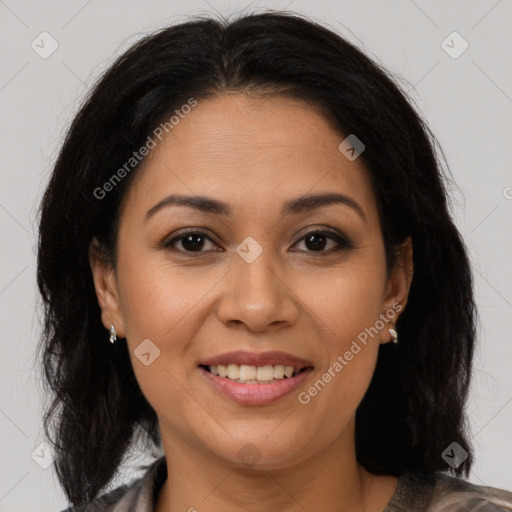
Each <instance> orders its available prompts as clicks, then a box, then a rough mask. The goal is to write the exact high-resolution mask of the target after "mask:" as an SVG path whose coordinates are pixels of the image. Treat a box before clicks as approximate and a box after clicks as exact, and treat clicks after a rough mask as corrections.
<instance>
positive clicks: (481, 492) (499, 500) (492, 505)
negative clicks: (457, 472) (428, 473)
mask: <svg viewBox="0 0 512 512" xmlns="http://www.w3.org/2000/svg"><path fill="white" fill-rule="evenodd" d="M435 475H436V488H435V493H434V502H433V504H432V506H433V508H432V511H437V510H438V511H442V510H446V511H447V512H448V511H452V510H453V511H459V510H460V511H461V512H466V511H467V512H469V511H475V512H476V511H484V510H485V511H486V512H487V511H488V512H501V511H512V492H510V491H507V490H505V489H499V488H497V487H491V486H488V485H477V484H474V483H471V482H468V481H467V480H463V479H462V478H457V477H453V476H449V475H447V474H444V473H436V474H435Z"/></svg>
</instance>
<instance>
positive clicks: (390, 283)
mask: <svg viewBox="0 0 512 512" xmlns="http://www.w3.org/2000/svg"><path fill="white" fill-rule="evenodd" d="M413 275H414V263H413V247H412V240H411V237H408V238H407V239H406V240H405V242H403V243H402V244H400V245H399V246H398V247H397V249H396V262H395V265H394V267H393V269H392V271H391V273H390V275H389V277H388V280H387V283H386V288H385V292H384V297H383V303H382V305H383V308H384V311H383V313H384V314H386V312H390V311H392V312H394V313H395V315H394V316H392V315H391V314H390V315H387V316H388V317H389V318H390V320H389V323H388V324H387V325H386V327H385V328H384V329H383V330H382V334H381V340H382V342H388V341H391V340H392V337H391V334H390V333H389V331H388V328H389V327H391V326H392V325H394V324H395V323H396V321H397V320H398V317H399V316H400V314H401V313H403V311H404V309H405V306H406V304H407V299H408V297H409V290H410V288H411V282H412V278H413Z"/></svg>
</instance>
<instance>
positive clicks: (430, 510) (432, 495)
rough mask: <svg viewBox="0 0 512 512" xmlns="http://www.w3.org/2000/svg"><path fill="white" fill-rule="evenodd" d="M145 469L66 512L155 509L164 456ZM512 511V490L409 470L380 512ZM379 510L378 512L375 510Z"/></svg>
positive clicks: (162, 479)
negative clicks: (120, 484) (131, 478)
mask: <svg viewBox="0 0 512 512" xmlns="http://www.w3.org/2000/svg"><path fill="white" fill-rule="evenodd" d="M143 467H144V468H145V469H146V472H145V473H144V475H143V476H141V477H140V478H138V479H137V480H134V481H133V482H131V483H130V484H129V485H122V486H120V487H117V488H116V489H114V490H112V491H110V492H108V493H106V494H103V495H102V496H100V497H98V498H96V499H95V500H93V501H91V502H89V503H87V504H86V505H83V506H81V507H70V508H67V509H66V510H64V511H63V512H100V511H101V512H154V505H155V502H156V498H157V496H158V493H159V491H160V489H161V487H162V485H163V484H164V482H165V480H166V479H167V466H166V464H165V456H162V457H160V458H159V459H157V460H155V461H154V462H153V463H151V464H149V465H146V466H143ZM503 511H512V492H509V491H506V490H504V489H497V488H495V487H487V486H483V485H476V484H472V483H470V482H467V481H466V480H463V479H461V478H456V477H452V476H448V475H447V474H444V473H431V474H429V475H426V476H422V475H420V474H419V473H414V472H409V471H406V472H404V473H402V474H401V475H400V477H399V478H398V484H397V488H396V490H395V493H394V494H393V496H392V498H391V500H390V502H389V503H388V504H387V506H386V508H385V509H384V510H383V511H378V512H503ZM376 512H377V511H376Z"/></svg>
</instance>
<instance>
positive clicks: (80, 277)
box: [37, 10, 477, 506]
mask: <svg viewBox="0 0 512 512" xmlns="http://www.w3.org/2000/svg"><path fill="white" fill-rule="evenodd" d="M228 91H237V92H246V93H248V92H251V93H253V94H256V95H260V96H262V97H264V96H265V95H271V96H284V97H288V98H295V99H298V100H302V101H305V102H307V103H309V104H310V105H312V106H313V107H315V108H316V109H317V110H318V112H320V113H321V114H322V115H323V116H324V118H325V119H326V120H327V121H328V122H329V123H330V125H331V126H333V127H334V128H335V129H336V130H337V131H339V133H340V134H345V135H347V134H356V135H357V137H358V138H359V139H361V140H362V141H363V142H364V144H365V146H366V149H365V151H364V153H363V154H362V155H361V158H362V160H363V163H364V164H365V167H366V169H367V171H368V175H369V177H370V179H371V183H372V186H373V188H374V191H375V196H376V198H377V206H378V211H379V218H380V223H381V229H382V234H383V239H384V245H385V254H386V263H387V269H388V271H389V270H390V269H392V268H393V266H394V265H395V263H396V262H395V248H396V246H397V244H399V243H400V242H402V241H404V240H405V239H406V237H408V236H410V237H411V238H412V243H413V248H414V251H413V252H414V256H413V260H414V277H413V280H412V283H411V288H410V293H409V299H408V303H407V307H406V308H405V310H404V311H403V314H402V315H401V316H400V317H399V319H398V321H397V330H398V332H399V333H400V343H399V344H398V345H395V344H393V343H388V344H384V345H381V347H380V348H379V355H378V361H377V366H376V369H375V373H374V376H373V379H372V381H371V383H370V386H369V389H368V391H367V393H366V394H365V396H364V398H363V400H362V402H361V403H360V405H359V407H358V409H357V411H356V454H357V459H358V462H359V463H360V464H361V465H362V466H364V467H365V468H366V469H367V470H368V471H370V472H373V473H375V474H388V475H395V476H398V475H399V474H400V473H401V472H403V471H404V470H416V471H420V472H423V473H428V472H434V471H450V472H452V473H454V474H455V475H461V474H463V473H464V472H465V475H466V476H468V475H469V471H470V468H471V465H472V462H473V455H472V448H471V446H470V443H469V439H468V434H467V421H466V420H467V418H466V415H465V404H466V400H467V394H468V387H469V383H470V377H471V367H472V359H473V351H474V339H475V329H476V328H475V324H476V320H477V312H476V308H475V303H474V296H473V278H472V273H471V269H470V262H469V257H468V251H467V248H466V247H465V244H464V242H463V240H462V238H461V235H460V234H459V232H458V230H457V228H456V226H455V225H454V222H453V220H452V216H451V213H450V211H449V209H450V203H449V202H448V190H447V183H448V182H449V181H451V180H450V178H449V170H448V168H447V165H446V166H445V167H446V171H447V172H445V169H444V168H443V165H442V163H441V158H440V156H442V157H443V161H444V163H445V164H446V158H445V157H444V155H443V152H442V149H441V148H440V144H439V142H438V141H437V140H436V138H435V136H434V135H433V134H432V132H431V131H430V129H429V127H428V126H427V124H426V122H425V121H424V120H423V119H422V117H421V115H420V114H419V113H418V112H417V109H416V108H415V107H414V106H413V103H414V102H413V100H411V99H410V98H409V97H408V95H407V93H406V92H404V91H403V90H402V88H401V87H400V86H399V85H398V84H397V82H396V80H395V79H394V78H393V77H392V75H391V74H390V73H389V72H388V71H386V70H385V69H384V67H382V66H381V65H380V64H379V63H378V62H377V61H376V60H375V59H371V58H370V57H368V56H367V55H366V54H365V53H364V52H363V51H362V50H360V49H358V48H357V47H355V46H354V45H353V44H351V43H349V42H348V41H346V40H345V39H344V38H342V37H341V36H340V35H338V34H336V33H335V32H334V31H332V30H330V29H328V28H326V27H323V26H322V25H321V24H319V23H317V22H313V21H311V20H308V19H306V18H304V17H303V16H301V15H298V14H296V13H289V12H285V11H268V10H267V12H264V13H259V14H250V15H243V16H242V15H241V16H238V17H237V18H236V19H235V20H232V21H228V20H224V19H222V20H215V19H212V18H210V17H207V16H197V17H195V18H193V19H189V21H187V22H185V23H181V24H176V25H173V26H169V27H166V28H163V29H161V30H158V31H156V32H153V33H151V34H149V35H146V36H144V37H143V38H142V39H140V40H139V41H138V42H136V43H135V44H133V45H132V46H131V47H130V48H129V49H128V50H127V51H126V52H125V53H124V54H123V55H121V56H120V57H119V58H117V59H116V60H115V61H114V62H113V64H112V65H110V66H109V67H108V69H107V70H106V71H105V72H104V73H103V74H102V76H101V77H100V79H99V80H98V81H97V82H96V84H95V86H94V87H93V88H92V89H91V90H90V92H89V94H87V96H86V98H85V99H84V101H83V103H82V104H81V106H80V108H79V110H78V113H77V114H76V115H75V117H74V119H73V121H72V122H71V124H70V126H69V128H68V130H67V133H66V136H65V139H64V142H63V145H62V147H61V150H60V152H59V154H58V156H57V158H56V161H55V163H54V165H53V170H52V174H51V177H50V180H49V183H48V185H47V188H46V190H45V193H44V196H43V198H42V201H41V204H40V209H39V212H38V213H39V215H40V219H39V220H40V225H39V241H38V249H39V250H38V258H37V283H38V288H39V291H40V294H41V297H42V309H43V311H44V321H43V329H42V335H41V339H40V341H39V344H38V348H37V351H38V358H39V359H40V361H41V363H42V365H43V382H44V385H45V388H46V390H47V391H48V393H49V394H51V400H49V401H48V404H47V407H46V409H45V414H44V428H45V433H46V435H47V437H48V440H49V441H50V442H51V444H52V445H53V446H54V449H55V451H56V460H55V468H56V469H55V470H56V472H57V475H58V479H59V481H60V484H61V486H62V488H63V489H64V491H65V493H66V495H67V497H68V498H69V500H70V501H71V503H72V504H73V505H75V506H76V505H80V504H83V503H85V502H87V501H89V500H91V499H93V498H95V497H97V496H98V495H99V494H100V492H101V491H102V490H104V489H105V488H106V486H107V485H108V484H109V482H110V481H111V480H112V478H113V477H114V476H115V475H116V472H117V471H118V470H119V467H120V466H121V464H122V461H123V457H124V456H125V455H126V453H127V451H128V450H129V448H130V446H131V445H132V443H133V441H134V439H135V438H136V436H137V435H139V434H140V435H142V438H143V439H144V443H145V444H144V446H145V447H146V448H147V449H148V450H149V449H150V448H152V447H160V446H161V445H160V443H161V439H160V434H159V427H158V421H157V416H156V413H155V411H154V410H153V409H152V407H151V406H150V405H149V403H148V402H147V401H146V399H145V397H144V395H143V394H142V392H141V390H140V388H139V385H138V383H137V380H136V378H135V375H134V372H133V369H132V367H131V363H130V358H129V354H128V351H127V347H126V344H124V343H117V344H114V345H110V344H108V345H107V344H106V343H108V332H107V331H106V330H105V328H104V327H103V325H102V323H101V318H100V312H101V311H100V308H99V305H98V301H97V297H96V294H95V289H94V284H93V279H92V273H91V269H90V266H89V260H88V248H89V244H90V242H91V240H92V239H93V237H96V238H97V239H98V240H99V242H100V249H101V255H102V257H104V258H105V261H108V262H110V263H111V264H112V265H115V263H116V235H117V228H118V225H119V215H120V205H121V202H122V199H123V197H125V195H126V191H127V190H128V187H129V186H130V183H131V182H132V179H133V176H134V175H135V174H136V172H137V168H138V167H140V165H141V163H139V164H138V165H136V166H134V168H133V170H132V171H131V172H130V174H129V175H128V176H126V177H125V178H124V179H123V180H121V182H120V183H118V184H117V185H116V186H115V187H113V189H112V190H111V191H110V192H109V194H108V197H107V198H106V199H98V197H97V194H95V193H94V191H95V190H97V189H98V187H102V186H103V184H104V183H106V182H107V181H108V180H109V178H111V176H112V175H113V173H114V172H115V171H116V170H117V169H119V168H120V167H121V166H122V165H123V164H124V163H125V162H127V161H128V160H129V159H130V157H131V156H132V154H133V152H134V151H135V150H137V149H138V148H140V147H141V146H142V145H144V143H145V142H146V141H147V138H148V136H150V135H151V133H152V132H153V130H154V129H155V127H157V126H158V125H159V124H160V123H162V122H163V121H165V120H167V119H168V118H169V117H170V116H171V115H172V113H173V112H175V110H176V109H178V108H179V107H180V106H182V105H183V104H185V103H186V102H187V100H188V99H189V98H190V97H193V98H195V99H196V100H198V101H201V100H202V99H206V98H211V97H215V96H216V95H220V94H223V93H225V92H228ZM340 140H341V139H340ZM142 162H144V160H142ZM454 441H455V442H457V443H459V445H461V446H462V447H463V448H464V449H465V450H466V451H467V452H468V458H467V459H466V461H465V462H464V463H463V464H462V465H461V466H459V467H458V468H455V469H451V468H450V467H448V466H447V464H446V463H445V461H444V460H443V458H442V453H443V451H444V450H445V449H446V448H447V447H448V446H449V445H450V444H451V443H452V442H454Z"/></svg>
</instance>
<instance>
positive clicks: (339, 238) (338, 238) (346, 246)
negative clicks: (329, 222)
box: [163, 229, 354, 257]
mask: <svg viewBox="0 0 512 512" xmlns="http://www.w3.org/2000/svg"><path fill="white" fill-rule="evenodd" d="M191 235H200V236H204V237H205V238H206V239H208V240H209V241H210V242H212V243H215V242H214V241H213V240H212V239H211V238H210V237H209V236H208V234H207V233H206V232H204V231H200V230H189V231H186V232H184V233H182V234H181V235H180V236H178V237H175V238H173V239H172V240H170V241H169V242H164V243H163V246H164V248H166V249H169V250H172V251H177V252H181V253H183V254H187V255H190V256H192V257H197V256H199V255H201V254H203V253H205V252H208V251H196V252H194V251H185V250H182V249H178V248H177V247H173V245H174V244H175V243H176V242H179V241H181V240H183V239H185V238H187V237H189V236H191ZM310 235H323V236H325V237H326V238H328V239H330V240H333V241H335V242H336V243H337V244H338V245H337V246H336V247H333V248H332V249H329V250H326V251H325V250H322V251H299V252H310V253H313V254H315V253H316V254H319V255H321V254H322V253H327V254H333V253H338V252H340V251H342V250H350V249H353V248H354V245H353V244H352V242H351V241H350V240H349V239H348V238H346V237H345V236H343V235H340V234H338V233H336V232H333V231H329V230H325V229H324V230H318V229H317V230H312V231H309V232H307V233H305V234H304V235H303V236H302V238H300V239H299V240H297V242H296V243H299V242H302V241H303V240H304V239H305V238H306V237H308V236H310ZM294 245H295V244H294ZM216 252H220V251H216Z"/></svg>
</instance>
